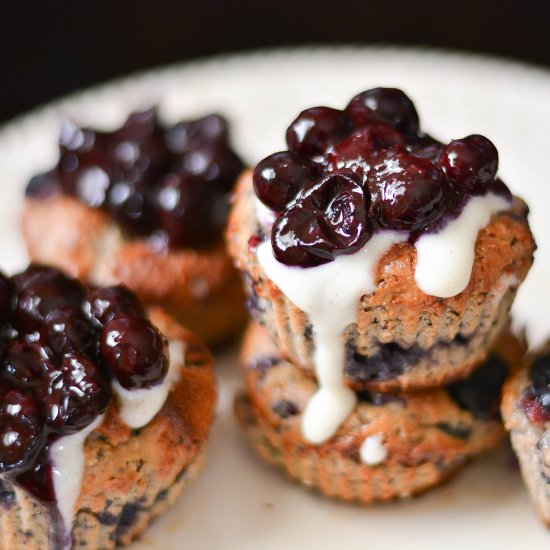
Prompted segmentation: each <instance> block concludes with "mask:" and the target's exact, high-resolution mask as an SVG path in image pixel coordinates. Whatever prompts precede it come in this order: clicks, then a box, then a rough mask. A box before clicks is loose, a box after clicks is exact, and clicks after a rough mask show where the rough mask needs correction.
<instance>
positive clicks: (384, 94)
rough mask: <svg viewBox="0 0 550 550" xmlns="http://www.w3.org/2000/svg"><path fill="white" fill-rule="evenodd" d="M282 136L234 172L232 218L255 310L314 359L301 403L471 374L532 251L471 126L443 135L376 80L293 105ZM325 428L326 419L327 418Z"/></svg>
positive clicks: (231, 237)
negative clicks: (446, 139) (333, 100)
mask: <svg viewBox="0 0 550 550" xmlns="http://www.w3.org/2000/svg"><path fill="white" fill-rule="evenodd" d="M286 138H287V144H288V147H289V149H288V150H287V151H283V152H279V153H275V154H273V155H271V156H269V157H267V158H266V159H264V160H262V161H261V162H260V163H259V164H258V165H257V166H256V168H255V170H254V172H253V174H252V173H250V172H248V173H246V174H244V175H243V176H242V178H241V180H240V182H239V184H238V187H237V193H236V199H235V204H234V208H233V210H232V213H231V214H230V220H229V224H228V230H227V240H228V246H229V249H230V253H231V254H232V256H233V258H234V260H235V264H236V266H237V267H238V268H239V269H240V270H241V271H242V272H243V273H244V279H245V286H246V287H247V292H248V294H249V304H250V308H251V311H252V316H253V317H254V318H255V319H257V320H259V321H260V322H261V323H262V324H264V325H265V326H266V327H267V328H268V329H269V331H270V332H271V334H272V335H273V337H274V339H275V342H276V345H277V348H278V350H279V352H280V353H281V355H282V356H283V357H285V358H287V359H289V360H290V361H291V362H292V363H294V364H295V365H296V366H300V367H301V368H304V369H306V370H307V371H308V372H312V373H314V374H315V377H316V378H317V381H318V383H319V391H318V393H317V394H316V395H315V397H314V399H312V401H311V406H310V407H308V411H307V412H306V415H311V416H312V417H315V416H316V415H317V414H319V413H320V409H323V408H326V407H332V408H333V410H334V411H335V414H336V416H337V417H338V422H336V423H335V424H334V425H335V426H337V425H338V424H339V423H340V422H343V421H344V419H345V418H346V416H347V414H348V413H349V411H351V410H352V408H353V406H354V403H355V397H354V395H353V391H352V390H351V389H350V388H352V389H355V390H362V389H370V390H374V391H383V392H387V391H396V390H400V391H403V390H406V391H409V390H419V389H430V388H435V387H439V386H441V385H443V384H447V383H450V382H451V381H453V380H457V379H460V378H463V377H465V376H468V374H469V373H470V372H472V370H473V369H474V368H475V366H476V365H478V364H479V363H481V362H483V360H484V359H485V358H486V357H487V354H488V351H489V349H490V347H491V345H492V344H493V342H494V341H495V339H496V338H497V336H498V334H499V333H500V332H501V330H502V328H503V327H504V326H505V325H506V323H507V322H508V316H507V313H508V310H509V309H510V307H511V305H512V302H513V299H514V296H515V294H516V291H517V288H518V286H519V285H520V283H521V282H522V281H523V279H524V278H525V276H526V275H527V272H528V271H529V268H530V266H531V264H532V261H533V253H534V250H535V243H534V240H533V237H532V234H531V232H530V229H529V225H528V222H527V213H528V212H527V207H526V205H525V204H524V203H523V202H522V201H521V200H520V199H517V198H514V197H512V195H511V193H510V191H509V190H508V188H507V187H506V185H505V184H504V183H503V182H502V181H501V180H500V179H499V178H498V177H497V169H498V152H497V150H496V148H495V146H494V145H493V144H492V143H491V141H489V140H488V139H487V138H485V137H483V136H480V135H471V136H467V137H465V138H463V139H457V140H453V141H451V142H450V143H448V144H447V145H444V144H442V143H441V142H439V141H437V140H436V139H434V138H432V137H430V136H429V135H427V134H425V133H422V132H421V131H420V128H419V122H418V115H417V113H416V110H415V107H414V105H413V103H412V102H411V100H410V99H409V98H408V97H407V96H406V95H405V94H404V93H403V92H401V91H400V90H396V89H386V88H376V89H373V90H368V91H366V92H363V93H361V94H359V95H357V96H356V97H354V98H353V99H352V100H351V101H350V103H349V104H348V106H347V107H346V108H345V109H344V110H343V111H340V110H337V109H332V108H329V107H314V108H312V109H308V110H306V111H304V112H302V113H301V114H300V115H299V116H298V117H297V118H296V120H295V121H294V122H292V124H291V125H290V127H289V128H288V130H287V134H286ZM327 432H330V430H327Z"/></svg>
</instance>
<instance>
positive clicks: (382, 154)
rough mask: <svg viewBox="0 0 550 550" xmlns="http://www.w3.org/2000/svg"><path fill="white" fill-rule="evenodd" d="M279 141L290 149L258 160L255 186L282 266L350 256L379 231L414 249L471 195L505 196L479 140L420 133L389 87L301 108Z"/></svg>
mask: <svg viewBox="0 0 550 550" xmlns="http://www.w3.org/2000/svg"><path fill="white" fill-rule="evenodd" d="M286 140H287V145H288V150H287V151H282V152H279V153H275V154H273V155H271V156H269V157H267V158H265V159H263V160H262V161H261V162H260V163H259V164H258V165H257V166H256V169H255V170H254V176H253V180H254V189H255V192H256V195H257V196H258V198H259V199H260V201H261V202H262V203H264V204H265V205H266V206H267V207H269V208H270V209H272V210H273V211H274V212H275V213H276V214H277V219H276V221H275V223H274V225H273V228H272V232H271V243H272V248H273V253H274V254H275V257H276V258H277V259H278V260H279V261H280V262H282V263H284V264H287V265H291V266H301V267H313V266H317V265H320V264H324V263H327V262H330V261H332V260H334V258H335V257H336V256H338V255H340V254H352V253H353V252H356V251H357V250H358V249H359V248H361V247H362V246H363V245H364V244H365V243H366V242H367V241H368V240H369V239H370V238H371V236H372V235H373V233H374V232H376V231H379V230H383V229H389V230H397V231H405V232H407V233H408V234H409V241H410V242H411V243H414V242H415V241H416V240H417V239H418V238H419V236H420V235H422V234H423V233H426V232H435V231H438V230H439V229H441V228H442V227H443V226H444V224H445V223H446V222H447V221H450V220H451V219H453V218H456V217H457V216H458V215H459V214H460V212H461V211H462V209H463V207H464V206H465V204H466V203H467V202H468V200H469V197H472V196H476V195H484V194H486V193H488V192H490V191H491V192H493V193H495V194H499V195H502V196H505V197H506V198H510V197H511V195H510V192H509V190H508V189H507V187H506V186H505V185H504V184H503V183H502V181H501V180H499V179H498V178H497V177H496V173H497V169H498V152H497V150H496V148H495V146H494V145H493V144H492V143H491V142H490V141H489V140H488V139H487V138H485V137H483V136H480V135H471V136H467V137H465V138H463V139H457V140H453V141H451V142H450V143H449V144H447V145H445V144H443V143H441V142H439V141H437V140H436V139H434V138H432V137H431V136H429V135H427V134H425V133H423V132H421V131H420V125H419V119H418V114H417V112H416V109H415V107H414V104H413V102H412V101H411V100H410V99H409V98H408V97H407V96H406V95H405V94H404V93H403V92H402V91H401V90H397V89H395V88H375V89H372V90H367V91H366V92H363V93H360V94H358V95H357V96H355V97H354V98H353V99H352V100H351V101H350V102H349V104H348V105H347V107H346V108H345V109H344V110H342V111H341V110H338V109H332V108H329V107H314V108H311V109H307V110H305V111H303V112H302V113H300V115H298V117H297V118H296V119H295V120H294V122H292V124H291V125H290V126H289V128H288V130H287V133H286Z"/></svg>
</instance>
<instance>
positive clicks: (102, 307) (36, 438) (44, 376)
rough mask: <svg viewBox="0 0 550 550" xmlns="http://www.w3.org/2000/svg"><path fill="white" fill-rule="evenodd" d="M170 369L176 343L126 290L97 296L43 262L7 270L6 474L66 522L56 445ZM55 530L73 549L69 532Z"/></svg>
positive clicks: (0, 357) (1, 443) (2, 427)
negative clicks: (118, 388)
mask: <svg viewBox="0 0 550 550" xmlns="http://www.w3.org/2000/svg"><path fill="white" fill-rule="evenodd" d="M167 369H168V352H167V342H166V339H165V338H164V336H162V334H161V333H160V332H159V331H158V329H156V328H155V327H154V326H153V325H152V324H151V323H150V321H149V320H148V318H147V316H146V312H145V308H144V307H143V305H142V303H141V302H140V301H139V299H138V298H137V297H136V296H135V295H134V294H133V293H132V292H130V291H129V290H128V289H127V288H126V287H123V286H114V287H107V288H101V289H89V288H86V287H85V286H83V285H82V284H80V283H79V282H78V281H76V280H75V279H72V278H70V277H68V276H67V275H65V274H64V273H62V272H61V271H59V270H57V269H53V268H50V267H45V266H41V265H31V266H30V267H29V268H28V269H27V270H26V271H24V272H23V273H20V274H18V275H15V276H13V277H11V278H8V277H6V276H5V275H3V274H1V273H0V477H5V478H6V479H7V480H8V481H10V482H12V483H15V484H17V485H19V486H20V487H22V488H24V489H26V490H27V491H28V492H29V493H30V494H31V495H32V496H33V497H34V498H36V499H38V500H39V501H40V502H42V503H43V504H45V505H46V506H47V507H48V509H49V510H50V512H51V514H52V524H53V525H54V526H56V525H58V524H60V521H59V514H58V513H57V506H56V495H55V489H54V484H53V464H52V461H51V458H50V456H49V449H50V447H51V445H52V444H53V443H54V442H55V441H57V440H58V439H59V438H62V437H64V436H69V435H72V434H75V433H76V432H79V431H80V430H83V429H84V428H86V427H88V426H90V425H91V424H92V423H93V422H94V421H95V420H96V419H97V418H98V417H99V416H100V415H102V414H103V413H104V412H105V410H106V408H107V406H108V405H109V403H110V401H111V397H112V390H111V381H112V380H113V379H114V380H117V381H118V382H119V383H120V384H121V385H122V386H123V387H125V388H126V389H129V390H132V389H141V388H146V387H151V386H154V385H157V384H160V383H161V382H162V381H163V379H164V377H165V376H166V373H167ZM54 532H55V533H57V534H55V535H54V539H55V540H54V545H56V546H55V547H64V546H65V545H66V544H65V543H64V542H63V537H64V536H65V537H66V534H63V532H60V529H57V530H54ZM56 537H57V538H56Z"/></svg>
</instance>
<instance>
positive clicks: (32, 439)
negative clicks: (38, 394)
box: [0, 388, 43, 474]
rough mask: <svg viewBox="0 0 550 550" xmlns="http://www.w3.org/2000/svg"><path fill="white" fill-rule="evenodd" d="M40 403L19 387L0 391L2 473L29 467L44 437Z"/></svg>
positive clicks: (0, 455)
mask: <svg viewBox="0 0 550 550" xmlns="http://www.w3.org/2000/svg"><path fill="white" fill-rule="evenodd" d="M41 424H42V423H41V412H40V405H39V402H38V400H37V399H36V398H34V397H33V396H32V395H30V394H26V393H23V392H21V391H19V390H14V389H12V390H8V391H5V389H4V388H2V391H1V393H0V434H2V437H0V474H3V473H6V472H10V471H12V470H16V469H18V470H24V469H26V468H28V467H29V466H30V464H31V462H32V459H33V458H34V457H35V456H36V454H37V453H38V451H39V450H40V446H41V443H42V439H43V429H42V428H41Z"/></svg>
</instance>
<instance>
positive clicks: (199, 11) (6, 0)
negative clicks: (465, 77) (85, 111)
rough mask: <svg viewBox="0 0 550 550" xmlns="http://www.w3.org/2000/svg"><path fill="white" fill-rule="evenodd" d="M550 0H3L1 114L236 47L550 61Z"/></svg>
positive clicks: (4, 116) (2, 117) (5, 116)
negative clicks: (438, 50) (428, 50)
mask: <svg viewBox="0 0 550 550" xmlns="http://www.w3.org/2000/svg"><path fill="white" fill-rule="evenodd" d="M549 29H550V1H547V0H544V1H542V0H541V1H536V2H535V1H531V2H529V1H520V0H515V1H514V0H501V1H495V0H486V1H484V0H476V1H470V0H465V1H461V0H454V1H452V0H451V1H449V0H440V1H431V2H427V1H414V0H408V1H407V0H332V2H330V3H328V2H323V1H322V0H317V1H311V0H304V1H300V0H294V1H289V0H280V1H277V0H270V1H268V2H266V1H264V0H233V1H232V0H218V1H216V0H193V1H192V2H190V1H188V0H180V1H175V0H157V1H155V0H149V1H143V0H134V1H129V0H108V1H107V0H86V1H84V0H72V1H71V2H56V1H53V0H41V1H38V0H37V1H34V2H31V1H25V0H0V62H1V72H0V75H1V80H0V121H4V120H7V119H9V118H11V117H13V116H15V115H17V114H18V113H21V112H24V111H26V110H28V109H30V108H32V107H35V106H37V105H39V104H41V103H44V102H45V101H48V100H50V99H53V98H55V97H58V96H61V95H63V94H66V93H68V92H70V91H73V90H76V89H78V88H83V87H87V86H90V85H92V84H95V83H98V82H101V81H105V80H108V79H110V78H113V77H116V76H120V75H124V74H127V73H130V72H134V71H137V70H140V69H144V68H148V67H154V66H157V65H162V64H166V63H171V62H175V61H181V60H188V59H193V58H197V57H203V56H207V55H213V54H217V53H221V52H228V51H242V50H250V49H255V48H261V47H273V46H284V45H298V44H323V43H332V44H335V43H342V44H346V43H348V44H349V43H354V44H369V43H381V42H383V43H390V44H391V43H393V44H414V45H430V46H438V47H445V48H454V49H462V50H471V51H477V52H482V53H490V54H498V55H504V56H508V57H513V58H516V59H520V60H525V61H529V62H535V63H538V64H541V65H546V66H547V67H550V30H549Z"/></svg>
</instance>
